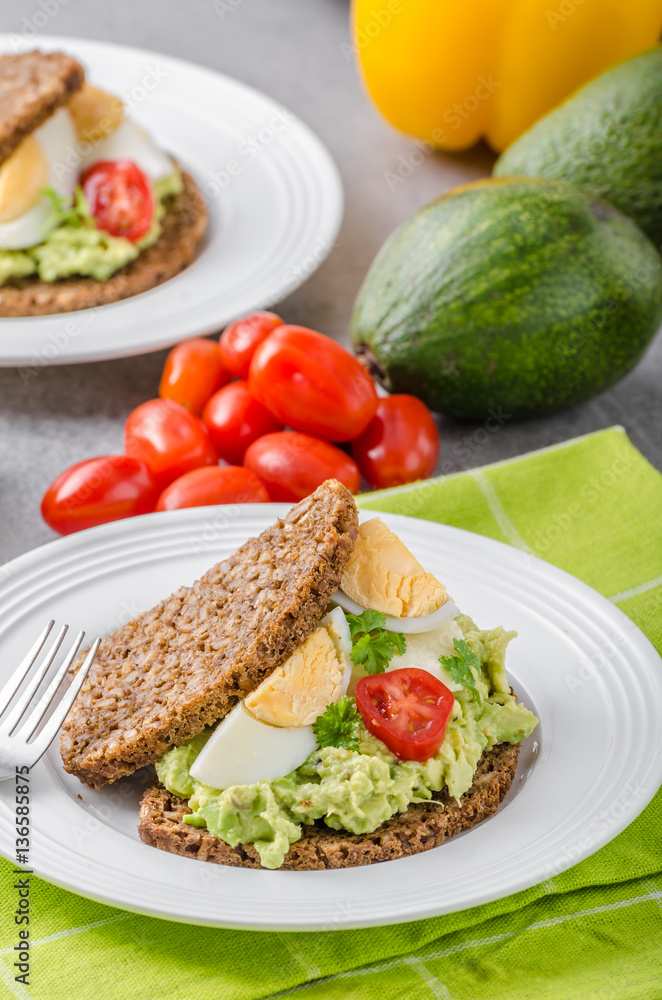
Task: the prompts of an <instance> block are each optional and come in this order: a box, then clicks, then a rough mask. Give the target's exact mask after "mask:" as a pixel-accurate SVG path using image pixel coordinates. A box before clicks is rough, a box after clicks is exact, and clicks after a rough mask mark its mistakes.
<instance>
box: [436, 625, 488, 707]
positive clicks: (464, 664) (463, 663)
mask: <svg viewBox="0 0 662 1000" xmlns="http://www.w3.org/2000/svg"><path fill="white" fill-rule="evenodd" d="M453 646H454V647H455V652H456V653H457V656H440V657H439V663H440V664H441V666H442V667H443V668H444V670H445V671H446V673H447V674H448V676H449V677H450V678H451V680H454V681H455V682H456V683H457V684H464V686H465V687H468V688H469V690H470V691H471V694H472V696H473V699H474V701H477V702H478V704H479V705H480V703H481V701H480V692H479V691H478V688H477V687H476V677H475V675H474V672H473V670H472V669H471V668H472V667H475V668H476V670H477V671H478V673H479V674H480V670H481V662H480V657H479V656H478V655H477V653H474V651H473V650H472V649H471V648H470V646H469V645H468V643H467V642H466V641H465V640H464V639H453Z"/></svg>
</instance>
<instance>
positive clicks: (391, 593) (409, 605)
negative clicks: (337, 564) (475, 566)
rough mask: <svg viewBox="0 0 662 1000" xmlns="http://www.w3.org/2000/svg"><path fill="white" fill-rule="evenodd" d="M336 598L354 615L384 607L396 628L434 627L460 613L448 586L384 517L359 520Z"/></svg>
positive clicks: (388, 620)
mask: <svg viewBox="0 0 662 1000" xmlns="http://www.w3.org/2000/svg"><path fill="white" fill-rule="evenodd" d="M333 600H334V601H335V603H336V604H339V605H340V606H341V607H342V608H344V609H345V610H346V611H349V612H351V613H352V614H354V615H360V614H361V613H362V612H363V611H365V610H366V609H367V608H370V609H372V610H373V611H381V612H382V614H384V615H385V616H386V623H385V625H384V628H386V629H388V630H389V631H391V632H403V633H416V632H428V631H430V630H431V629H435V628H438V627H439V626H440V625H443V624H444V623H445V622H448V621H450V620H451V619H453V618H455V616H456V615H457V614H459V610H458V608H457V607H456V606H455V604H453V602H452V601H451V600H450V598H449V596H448V594H447V593H446V588H445V587H444V586H443V585H442V584H441V583H439V581H438V580H437V579H436V578H435V577H434V576H433V575H432V573H427V572H426V571H425V570H424V569H423V567H422V566H421V564H420V563H419V561H418V560H417V559H416V558H415V556H413V555H412V553H411V552H410V551H409V549H408V548H407V546H406V545H405V544H404V542H402V541H401V540H400V539H399V538H398V536H397V535H396V534H394V532H392V531H391V530H390V528H387V527H386V525H385V524H384V522H383V521H382V520H380V518H378V517H375V518H372V519H371V520H369V521H364V522H363V523H362V524H361V525H360V526H359V530H358V535H357V538H356V543H355V545H354V550H353V552H352V555H351V556H350V559H349V562H348V563H347V566H346V567H345V571H344V573H343V575H342V577H341V580H340V589H339V590H338V591H336V593H335V594H334V595H333Z"/></svg>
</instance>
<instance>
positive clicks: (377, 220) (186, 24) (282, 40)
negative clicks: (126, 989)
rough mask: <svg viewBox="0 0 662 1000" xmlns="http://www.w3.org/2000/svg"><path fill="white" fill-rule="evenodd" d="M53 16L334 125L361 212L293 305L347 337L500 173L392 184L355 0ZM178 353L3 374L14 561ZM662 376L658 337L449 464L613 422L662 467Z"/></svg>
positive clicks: (195, 1) (403, 152)
mask: <svg viewBox="0 0 662 1000" xmlns="http://www.w3.org/2000/svg"><path fill="white" fill-rule="evenodd" d="M56 8H57V9H56ZM41 9H42V8H41V7H40V6H39V4H38V3H37V0H10V2H8V3H6V4H3V5H2V12H1V14H0V18H1V22H0V28H1V29H2V30H3V31H9V32H17V33H21V32H25V31H29V30H30V27H31V24H32V23H33V22H32V19H33V18H34V15H35V12H36V11H38V10H41ZM48 10H51V11H53V10H55V11H56V12H55V13H54V14H53V16H50V19H49V21H48V25H47V27H46V28H45V29H44V30H45V31H46V32H50V33H53V34H58V35H71V36H76V37H80V38H96V39H102V40H104V41H113V42H119V43H122V44H127V45H136V46H142V47H145V48H150V49H154V50H156V51H160V52H165V53H168V54H170V55H174V56H179V57H180V58H184V59H188V60H191V61H193V62H197V63H200V64H202V65H204V66H208V67H211V68H212V69H216V70H220V71H222V72H224V73H226V74H229V75H231V76H235V77H237V78H238V79H239V80H242V81H244V82H246V83H248V84H251V85H253V86H255V87H257V88H259V89H260V90H263V91H265V92H266V93H268V94H270V95H271V96H272V97H273V98H275V99H276V100H278V101H280V102H282V103H283V104H285V105H287V106H289V107H290V108H291V109H292V110H293V111H294V112H296V114H297V115H299V116H300V117H301V118H302V119H303V121H305V122H306V123H308V124H309V125H310V126H311V127H312V128H313V129H314V130H315V131H316V132H317V133H318V134H319V136H320V137H321V138H322V140H323V141H324V142H325V143H326V144H327V146H328V148H329V149H330V151H331V153H332V155H333V156H334V157H335V159H336V162H337V164H338V166H339V168H340V172H341V174H342V178H343V183H344V186H345V194H346V211H345V219H344V223H343V225H342V228H341V231H340V234H339V237H338V243H337V247H336V249H335V250H334V252H333V254H332V255H331V257H330V258H329V259H328V260H327V261H326V262H325V263H324V264H323V265H322V267H321V268H320V269H319V271H317V272H316V273H315V274H314V275H313V276H312V277H311V278H310V279H309V280H308V281H307V282H306V284H305V285H303V287H301V288H300V289H299V290H298V291H296V292H295V293H294V294H292V295H291V296H290V297H289V298H288V299H287V300H285V301H284V302H282V303H281V304H280V306H279V312H280V313H281V314H282V315H284V316H285V317H286V319H287V321H288V322H291V323H300V324H302V325H305V326H310V327H314V328H316V329H319V330H322V331H323V332H325V333H327V334H330V335H332V336H333V337H336V338H338V339H339V340H340V341H343V342H345V343H347V328H348V321H349V316H350V312H351V308H352V304H353V301H354V298H355V295H356V292H357V291H358V288H359V285H360V284H361V280H362V278H363V276H364V274H365V272H366V270H367V268H368V265H369V264H370V262H371V260H372V258H373V257H374V255H375V253H376V252H377V250H378V248H379V247H380V245H381V243H382V242H383V240H384V239H385V238H386V236H387V235H388V234H389V233H390V232H391V231H392V230H393V229H394V228H395V226H396V225H397V224H398V223H399V222H401V221H402V220H403V219H404V218H406V217H407V216H408V215H410V214H411V213H412V212H413V211H415V210H416V209H417V208H419V207H420V206H421V205H424V204H425V203H426V202H428V201H430V200H431V199H432V198H433V197H435V196H437V195H439V194H440V193H442V192H443V191H445V190H447V189H449V188H452V187H454V186H455V185H457V184H459V183H463V182H466V181H468V180H472V179H474V178H477V177H481V176H484V175H486V174H488V173H489V171H490V169H491V165H492V161H493V156H492V154H491V153H490V151H489V150H488V149H487V148H486V147H478V148H477V149H474V150H472V151H471V152H468V153H465V154H461V155H455V156H451V155H443V154H435V155H432V156H427V157H425V158H424V159H423V162H422V163H421V164H420V165H419V166H417V167H416V169H415V170H414V171H413V172H412V174H411V176H410V177H408V178H407V179H406V180H405V181H404V182H403V183H401V184H398V185H397V186H396V187H395V189H393V190H392V189H391V186H389V184H388V181H387V177H386V176H385V175H386V174H387V173H389V172H391V173H393V172H396V171H397V170H398V166H399V165H400V164H401V162H402V160H401V158H402V157H405V158H406V157H407V156H408V154H410V153H411V150H412V146H411V143H410V142H409V141H408V140H407V139H406V138H405V137H404V136H401V135H399V134H398V133H396V132H395V131H393V130H392V129H391V128H390V127H389V126H388V125H387V124H386V123H385V122H384V121H383V120H382V119H381V118H380V117H379V116H378V114H377V113H376V112H375V111H374V109H373V108H372V107H371V105H370V103H369V101H368V99H367V98H366V96H365V94H364V93H363V91H362V88H361V85H360V82H359V79H358V76H357V71H356V68H355V66H354V65H353V63H352V61H351V59H348V56H347V46H348V42H349V32H348V3H347V0H277V2H274V0H228V2H227V3H224V4H219V3H218V2H217V4H216V7H215V6H214V4H213V2H212V0H186V2H185V3H183V2H182V0H159V2H158V4H157V3H155V2H154V0H152V2H150V3H148V2H147V0H137V2H136V0H113V2H112V3H108V2H107V0H67V2H66V3H65V0H55V3H54V4H50V5H48ZM26 19H27V21H26ZM41 20H43V18H40V19H39V22H41ZM1 322H2V320H0V323H1ZM164 358H165V352H159V353H154V354H147V355H144V356H142V357H138V358H127V359H123V360H117V361H104V362H101V363H95V364H85V365H71V366H62V367H54V368H50V369H47V370H43V371H42V372H40V374H39V376H38V377H36V378H34V379H33V380H31V381H30V382H29V384H28V385H27V386H26V385H24V384H23V382H22V380H21V378H20V376H19V373H18V371H17V370H15V369H2V370H0V563H2V562H5V561H6V560H8V559H10V558H13V557H14V556H16V555H19V554H20V553H22V552H25V551H27V550H28V549H31V548H34V547H35V546H37V545H40V544H41V543H43V542H45V541H49V540H50V539H52V538H53V537H55V535H54V533H53V532H52V531H51V530H50V529H49V528H48V527H47V526H46V525H45V524H44V523H43V521H42V520H41V516H40V513H39V504H40V500H41V496H42V494H43V492H44V490H45V489H46V487H47V486H48V485H49V483H50V482H51V481H52V480H53V479H54V477H55V476H56V475H57V474H58V473H59V472H60V471H62V469H64V468H65V467H66V466H68V465H70V464H71V463H73V462H76V461H80V460H81V459H83V458H87V457H89V456H91V455H102V454H109V453H113V452H118V451H121V449H122V426H123V422H124V420H125V418H126V416H127V414H128V413H129V412H130V410H132V409H133V407H135V406H136V405H137V404H138V403H140V402H142V401H143V400H145V399H148V398H150V397H153V396H155V395H156V394H157V387H158V380H159V374H160V371H161V367H162V365H163V361H164ZM661 382H662V338H660V337H658V338H657V341H656V343H654V345H653V346H652V347H651V348H650V350H649V351H648V354H647V355H646V357H645V358H644V360H643V361H642V362H641V363H640V364H639V365H638V366H637V368H636V369H635V370H634V371H633V372H632V373H631V374H630V375H629V376H627V377H626V378H625V379H624V380H623V381H622V382H621V383H620V384H619V385H617V386H616V387H615V388H613V389H611V390H610V391H608V392H606V393H604V394H603V395H601V396H600V397H599V398H597V399H595V400H593V401H592V402H590V403H588V404H585V405H584V406H581V407H576V408H574V409H572V410H568V411H566V412H564V413H560V414H558V415H555V416H553V417H547V418H544V419H537V420H528V421H525V422H520V423H515V422H511V421H507V422H506V423H505V424H504V425H503V427H501V428H500V429H499V431H498V432H495V433H492V434H490V435H489V436H488V438H487V440H486V441H484V440H483V439H484V437H485V435H484V434H482V433H480V431H479V433H478V434H476V431H477V430H478V429H479V427H480V425H475V424H473V425H472V424H460V423H455V422H453V421H451V420H447V419H444V418H442V419H441V421H440V428H441V435H442V454H441V458H440V465H439V468H440V471H442V472H454V471H459V470H461V469H465V468H472V467H476V466H481V465H485V464H487V463H489V462H494V461H498V460H501V459H505V458H509V457H511V456H514V455H518V454H521V453H523V452H527V451H530V450H532V449H535V448H541V447H544V446H545V445H550V444H553V443H555V442H558V441H563V440H565V439H567V438H570V437H574V436H576V435H579V434H584V433H586V432H588V431H592V430H596V429H599V428H602V427H608V426H610V425H612V424H622V425H624V426H625V428H626V429H627V431H628V433H629V435H630V437H631V439H632V441H633V442H634V443H635V445H636V446H637V447H638V448H639V449H640V450H641V451H642V452H643V453H644V455H646V456H647V458H648V459H649V460H650V461H651V462H652V463H653V464H654V465H655V466H656V467H658V468H662V419H661V418H662V393H661V392H660V384H661Z"/></svg>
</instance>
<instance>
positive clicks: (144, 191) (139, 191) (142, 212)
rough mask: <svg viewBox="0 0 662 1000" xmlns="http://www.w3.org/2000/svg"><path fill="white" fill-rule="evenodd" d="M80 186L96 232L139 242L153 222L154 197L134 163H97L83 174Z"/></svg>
mask: <svg viewBox="0 0 662 1000" xmlns="http://www.w3.org/2000/svg"><path fill="white" fill-rule="evenodd" d="M80 184H81V187H82V188H83V194H84V195H85V198H86V200H87V204H88V205H89V207H90V212H91V213H92V215H93V216H94V218H95V219H96V221H97V225H98V227H99V229H104V230H105V231H106V232H107V233H110V235H111V236H124V237H125V238H126V239H127V240H131V242H132V243H135V242H136V241H137V240H140V239H142V237H143V236H144V235H145V233H146V232H147V230H148V229H149V227H150V226H151V224H152V219H153V218H154V194H153V192H152V185H151V184H150V182H149V178H148V177H147V175H146V174H144V173H143V171H142V170H141V169H140V167H139V166H137V165H136V164H135V163H134V162H133V160H99V162H98V163H93V164H92V166H91V167H88V168H87V170H85V171H83V173H82V174H81V176H80Z"/></svg>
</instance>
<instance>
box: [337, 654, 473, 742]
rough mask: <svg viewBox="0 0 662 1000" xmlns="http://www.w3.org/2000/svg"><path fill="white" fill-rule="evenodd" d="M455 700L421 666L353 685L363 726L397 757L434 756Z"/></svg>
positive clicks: (372, 677) (444, 733) (389, 672)
mask: <svg viewBox="0 0 662 1000" xmlns="http://www.w3.org/2000/svg"><path fill="white" fill-rule="evenodd" d="M454 701H455V699H454V696H453V692H452V691H450V690H449V689H448V688H447V687H446V685H445V684H442V683H441V681H440V680H438V679H437V678H436V677H434V676H433V675H432V674H431V673H428V671H427V670H421V668H420V667H402V668H401V669H400V670H389V671H387V672H386V673H385V674H372V675H371V676H370V677H362V678H361V680H360V681H359V682H358V684H357V685H356V706H357V708H358V710H359V712H360V713H361V715H362V716H363V721H364V722H365V724H366V728H367V729H369V730H370V732H371V733H372V735H373V736H376V737H377V739H379V740H381V741H382V743H385V744H386V746H387V747H388V748H389V750H390V751H391V753H393V754H395V756H396V757H399V758H400V760H428V758H429V757H434V755H435V754H436V752H437V750H438V749H439V747H440V746H441V744H442V743H443V740H444V736H445V735H446V729H447V727H448V720H449V719H450V716H451V712H452V711H453V703H454Z"/></svg>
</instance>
